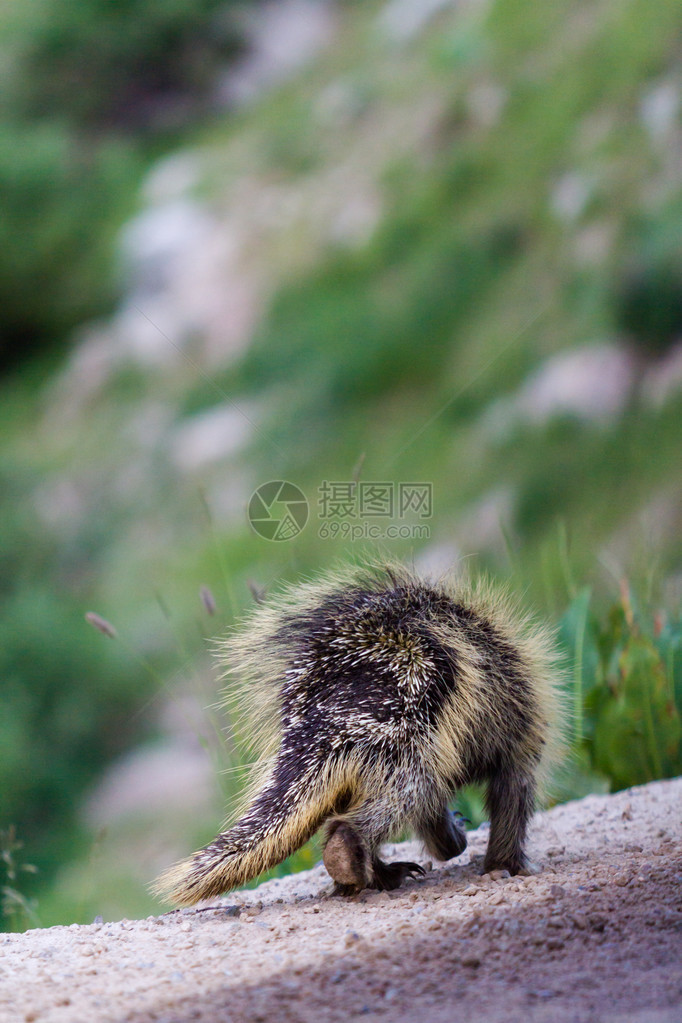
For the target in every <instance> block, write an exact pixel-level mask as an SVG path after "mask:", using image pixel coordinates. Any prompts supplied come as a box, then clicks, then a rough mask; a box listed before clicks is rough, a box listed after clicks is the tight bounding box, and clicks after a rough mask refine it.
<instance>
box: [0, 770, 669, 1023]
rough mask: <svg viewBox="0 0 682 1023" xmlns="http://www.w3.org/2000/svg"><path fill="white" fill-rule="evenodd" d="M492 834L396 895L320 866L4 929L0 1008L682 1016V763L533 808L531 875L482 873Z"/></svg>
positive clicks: (645, 1021)
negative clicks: (224, 889)
mask: <svg viewBox="0 0 682 1023" xmlns="http://www.w3.org/2000/svg"><path fill="white" fill-rule="evenodd" d="M485 842H486V829H485V827H482V828H479V830H478V831H476V832H472V833H471V841H470V848H469V850H468V851H467V852H466V853H465V854H464V855H463V856H461V857H459V858H458V859H457V860H452V861H450V863H448V864H447V865H444V866H439V867H437V868H436V869H434V870H432V871H430V872H429V874H428V876H427V877H426V878H424V879H421V880H418V881H414V882H409V883H408V884H407V885H406V886H405V888H404V889H402V890H400V891H398V892H395V893H391V894H390V895H389V894H387V893H382V894H377V893H373V894H369V893H365V894H363V895H361V896H359V897H357V898H354V899H350V900H343V899H340V898H329V897H328V895H327V892H328V891H329V889H330V883H329V880H328V878H327V875H326V874H325V872H324V869H323V868H322V867H321V866H318V867H316V868H315V869H314V870H311V871H308V872H306V873H305V874H299V875H295V876H293V877H288V878H285V879H283V880H281V881H272V882H269V883H268V884H264V885H262V886H261V887H260V888H258V889H256V890H255V891H252V892H246V893H242V894H239V895H233V896H228V897H226V898H225V899H224V900H222V901H220V902H218V903H215V904H213V908H208V909H199V910H183V911H181V912H175V913H171V914H167V915H165V916H160V917H149V918H148V919H147V920H138V921H129V920H122V921H118V922H116V923H95V924H92V925H90V926H87V927H81V926H78V925H72V926H71V927H52V928H50V929H47V930H36V931H29V932H27V933H26V934H22V935H5V936H2V937H0V1020H2V1023H5V1021H7V1023H17V1021H18V1023H32V1021H36V1023H43V1021H45V1023H48V1021H49V1023H53V1021H54V1023H66V1021H69V1023H72V1021H73V1023H80V1021H83V1023H85V1021H88V1023H89V1021H96V1023H100V1021H101V1023H108V1021H114V1020H115V1021H124V1020H125V1021H129V1023H151V1021H155V1023H184V1021H186V1020H203V1021H206V1023H216V1021H231V1020H234V1021H239V1023H241V1021H258V1020H263V1021H266V1020H267V1021H278V1020H282V1021H311V1023H312V1021H316V1023H319V1021H325V1020H334V1021H336V1020H339V1021H341V1020H348V1019H355V1018H360V1017H361V1018H362V1019H363V1020H364V1019H372V1018H381V1019H383V1020H387V1021H388V1020H391V1021H396V1023H403V1021H408V1020H410V1021H412V1020H418V1021H420V1023H422V1021H429V1023H431V1021H433V1023H440V1021H443V1023H445V1021H446V1020H447V1021H448V1023H450V1021H452V1020H453V1019H459V1020H467V1019H470V1020H473V1019H475V1020H476V1023H487V1021H491V1023H492V1021H498V1020H499V1021H504V1023H515V1021H521V1020H524V1021H526V1020H532V1021H550V1020H551V1021H552V1023H554V1021H576V1023H583V1021H584V1023H588V1021H590V1023H592V1021H594V1023H597V1021H599V1023H603V1021H608V1023H626V1021H627V1023H673V1021H674V1023H679V1021H680V1020H682V885H681V884H680V882H681V881H682V779H677V780H674V781H665V782H655V783H653V784H651V785H647V786H643V787H641V788H637V789H631V790H628V791H627V792H621V793H618V794H617V795H615V796H588V797H587V798H586V799H583V800H579V801H576V802H573V803H568V804H566V805H565V806H560V807H555V808H554V809H553V810H550V811H549V812H547V813H543V814H539V815H538V816H537V817H536V819H535V821H534V824H533V828H532V833H531V855H532V857H533V859H534V860H535V861H536V863H537V864H538V865H539V866H540V867H541V873H540V874H538V875H537V876H534V877H529V878H506V877H500V878H495V877H491V876H488V875H486V876H484V877H481V876H479V873H478V871H479V870H480V863H481V854H482V852H483V850H484V848H485ZM394 849H395V847H394V848H393V849H389V850H388V851H389V852H390V854H391V855H394ZM400 854H401V856H402V857H403V858H408V859H409V858H418V854H419V849H418V847H416V846H412V847H410V846H409V845H408V846H407V847H406V848H405V849H401V853H400ZM422 862H423V860H422Z"/></svg>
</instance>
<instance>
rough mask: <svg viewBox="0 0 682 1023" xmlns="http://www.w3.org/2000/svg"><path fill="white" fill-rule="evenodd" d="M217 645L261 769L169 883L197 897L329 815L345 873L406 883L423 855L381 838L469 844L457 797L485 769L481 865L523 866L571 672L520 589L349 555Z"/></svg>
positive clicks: (248, 873) (350, 883)
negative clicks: (562, 679)
mask: <svg viewBox="0 0 682 1023" xmlns="http://www.w3.org/2000/svg"><path fill="white" fill-rule="evenodd" d="M220 651H221V657H222V658H224V659H225V661H226V663H227V664H228V665H229V668H228V673H227V677H229V676H230V675H232V676H236V678H237V679H238V682H237V684H236V687H235V685H233V686H228V689H227V692H228V694H230V693H232V696H233V697H234V695H235V689H236V699H237V706H238V707H240V708H241V710H242V711H243V712H245V714H246V716H247V718H248V719H249V720H250V724H251V727H253V726H254V725H256V726H257V727H258V728H260V733H261V740H262V741H261V745H260V750H261V757H260V761H259V763H260V771H258V772H257V776H256V777H255V780H254V782H253V784H252V786H251V791H250V795H249V796H248V797H247V802H246V808H245V810H244V812H243V815H242V816H241V817H240V818H239V819H238V820H237V822H236V823H235V824H233V825H232V826H231V827H229V828H227V830H225V831H223V832H222V833H221V834H219V835H218V836H217V837H216V838H215V839H214V840H213V841H212V842H211V843H210V844H209V845H207V846H206V847H205V848H204V849H201V850H200V851H198V852H196V853H194V855H193V856H191V857H190V858H189V859H187V860H185V861H183V862H181V863H179V864H177V865H176V866H174V867H171V868H170V869H169V870H168V871H167V872H166V873H165V874H163V875H162V876H161V878H159V879H158V881H157V882H156V885H155V891H156V893H157V894H159V895H164V896H168V897H170V899H171V900H172V901H174V902H176V903H179V904H181V905H191V904H193V903H195V902H198V901H199V900H200V899H206V898H212V897H213V896H217V895H219V894H221V893H223V892H226V891H229V890H230V889H232V888H235V887H238V886H240V885H243V884H245V883H246V882H247V881H249V880H251V879H252V878H255V877H257V876H258V875H259V874H260V873H262V872H263V871H264V870H266V869H268V868H270V867H273V866H275V865H276V864H277V863H280V862H281V861H282V860H283V859H285V858H286V857H287V856H289V855H290V854H291V853H293V852H294V851H295V850H296V849H298V848H299V847H300V846H302V845H303V844H304V843H305V842H306V841H307V840H308V839H309V838H310V837H311V836H312V835H313V834H314V833H315V831H317V829H318V828H319V827H320V826H321V825H323V824H324V825H325V846H324V863H325V866H326V867H327V870H328V871H329V873H330V874H331V876H332V878H333V879H334V881H335V882H336V888H335V891H337V892H338V893H341V894H350V893H352V892H355V891H358V890H360V889H362V888H364V887H374V888H378V889H393V888H396V887H398V886H399V885H400V884H401V882H402V881H403V880H404V879H405V878H406V877H408V876H413V875H415V874H418V873H423V872H424V871H423V868H422V867H421V866H420V865H418V864H416V863H406V862H397V863H395V862H394V863H386V862H384V861H382V860H381V859H380V857H379V849H380V845H381V843H382V842H384V841H386V840H388V839H389V838H391V837H394V836H395V835H396V834H397V833H398V832H401V831H403V830H404V829H406V828H411V829H412V830H413V831H414V832H415V833H416V835H417V836H418V837H419V838H420V839H421V840H422V841H423V843H424V845H425V846H426V849H427V850H428V852H429V853H430V854H431V855H432V856H434V857H435V858H436V859H439V860H448V859H450V858H452V857H454V856H457V855H459V854H460V853H461V852H463V850H464V849H465V847H466V842H467V840H466V832H465V830H464V826H463V822H462V820H461V818H460V817H459V815H458V814H455V813H453V812H452V811H451V810H449V809H448V802H449V801H451V800H452V798H453V797H454V795H455V794H456V792H457V790H458V789H459V788H460V787H461V786H463V785H466V784H468V783H470V782H485V783H486V785H487V789H486V806H487V810H488V814H489V817H490V834H489V840H488V847H487V852H486V855H485V861H484V870H485V871H491V870H494V869H506V870H508V871H509V872H510V874H517V873H521V872H523V871H524V870H526V869H527V866H528V861H527V858H526V853H525V839H526V830H527V825H528V821H529V819H530V817H531V814H532V812H533V807H534V800H535V794H536V788H537V784H538V781H541V780H542V778H543V776H544V775H546V773H547V769H548V766H549V765H550V764H551V762H552V760H553V754H554V753H555V751H556V750H557V749H559V747H560V718H561V713H560V698H559V683H558V678H557V672H556V669H555V667H554V659H553V654H552V645H551V640H550V637H549V633H548V630H547V629H545V628H543V627H541V626H538V625H537V624H534V623H533V622H532V621H531V620H530V619H529V618H528V617H527V616H525V615H523V614H521V613H520V612H519V611H518V610H516V609H515V607H514V604H513V602H512V601H511V600H510V599H509V597H508V596H507V595H505V594H504V593H501V592H500V591H497V590H496V589H495V588H494V587H493V586H491V585H490V584H488V583H486V582H478V583H471V582H469V581H466V580H459V581H457V580H451V581H444V582H441V583H438V584H434V585H431V584H428V583H426V582H424V581H422V580H420V579H419V578H418V577H417V576H416V575H415V574H414V573H413V572H412V571H410V570H408V569H406V568H404V567H401V566H389V567H382V566H377V565H372V566H364V567H361V568H351V569H346V570H343V571H341V572H336V573H334V574H333V575H332V576H328V577H327V578H326V579H323V580H322V581H317V582H312V583H304V584H300V585H298V586H291V587H289V588H288V589H286V590H285V591H284V592H283V594H281V595H280V596H279V597H277V598H275V599H272V600H268V601H266V602H265V603H263V604H259V605H257V606H256V607H255V609H254V610H253V611H252V612H251V614H250V616H249V617H248V618H247V620H246V623H245V625H244V627H243V628H242V629H241V630H240V631H239V632H237V634H236V635H234V636H232V637H231V638H229V639H227V640H226V641H222V642H221V644H220ZM227 700H229V696H228V697H227V698H226V701H227Z"/></svg>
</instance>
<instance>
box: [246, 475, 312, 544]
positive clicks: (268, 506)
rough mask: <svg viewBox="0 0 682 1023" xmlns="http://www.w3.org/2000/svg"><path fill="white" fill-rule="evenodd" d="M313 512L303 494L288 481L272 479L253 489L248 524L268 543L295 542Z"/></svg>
mask: <svg viewBox="0 0 682 1023" xmlns="http://www.w3.org/2000/svg"><path fill="white" fill-rule="evenodd" d="M309 514H310V509H309V507H308V501H307V500H306V496H305V494H304V493H303V491H302V490H301V489H300V488H299V487H297V486H296V484H295V483H289V482H288V481H287V480H270V482H269V483H263V484H262V485H261V486H260V487H258V489H257V490H254V492H253V494H252V495H251V500H250V501H249V510H248V515H249V522H250V523H251V527H252V528H253V530H254V531H255V532H256V533H258V535H259V536H262V537H263V538H264V539H265V540H293V538H294V537H295V536H298V534H299V533H300V532H301V530H302V529H303V528H304V527H305V524H306V522H307V521H308V515H309Z"/></svg>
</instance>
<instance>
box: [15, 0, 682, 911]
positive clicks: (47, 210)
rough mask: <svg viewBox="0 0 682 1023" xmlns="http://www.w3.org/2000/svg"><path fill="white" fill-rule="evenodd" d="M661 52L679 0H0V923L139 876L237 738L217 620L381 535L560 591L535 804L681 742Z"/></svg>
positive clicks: (673, 118)
mask: <svg viewBox="0 0 682 1023" xmlns="http://www.w3.org/2000/svg"><path fill="white" fill-rule="evenodd" d="M681 57H682V16H681V15H680V11H679V5H678V4H677V3H675V2H674V0H659V2H658V3H656V4H653V5H652V4H651V3H645V2H643V0H641V2H640V0H601V2H593V0H590V2H589V3H588V2H581V0H546V2H544V3H542V4H537V3H533V2H530V0H527V2H526V0H489V2H485V0H449V2H448V0H421V2H419V0H383V2H381V3H375V2H369V0H368V2H364V3H353V2H351V0H347V2H340V0H339V2H336V3H331V2H323V0H273V2H262V3H252V4H246V3H241V4H235V3H226V2H223V0H202V2H200V3H197V2H196V0H191V2H190V0H172V2H171V0H169V2H168V3H164V4H155V3H152V2H151V0H128V2H126V3H118V4H116V5H112V4H109V3H108V2H106V0H83V2H81V3H79V4H78V5H65V4H64V3H63V2H62V0H40V2H39V3H38V2H36V3H34V4H30V5H26V4H22V3H21V2H20V0H6V2H5V3H4V4H3V5H2V7H1V8H0V82H1V83H2V88H1V89H0V97H2V98H0V241H1V242H2V244H1V245H0V369H1V372H2V376H1V377H0V426H1V432H0V701H1V709H0V830H1V832H2V846H1V849H2V862H1V863H0V883H1V884H2V886H3V892H2V909H3V922H4V926H5V927H8V928H21V927H25V926H27V925H35V923H37V922H39V923H41V924H45V925H49V924H53V923H70V922H72V921H80V922H88V921H91V920H92V919H93V918H94V917H95V916H96V915H103V916H105V917H111V918H117V917H120V916H123V915H128V916H133V915H143V914H145V913H148V912H151V911H152V909H154V908H157V909H158V906H157V905H156V904H155V903H154V901H153V900H152V899H151V897H150V896H149V895H148V894H147V893H146V885H147V884H148V882H149V881H150V880H151V879H152V878H153V876H154V875H155V874H156V873H157V872H158V871H159V870H160V869H162V868H163V867H164V866H166V865H167V864H168V863H169V862H170V861H171V860H173V859H174V858H177V857H178V856H180V855H183V854H185V853H187V852H188V851H189V850H190V848H191V847H193V846H194V845H195V844H196V843H202V842H205V841H206V840H208V839H209V838H210V837H212V835H213V834H214V832H215V829H216V827H217V825H218V824H219V823H220V821H221V819H222V818H223V816H224V814H225V812H226V807H229V805H231V801H232V800H233V797H234V796H235V794H236V793H238V791H239V788H240V784H241V782H242V781H243V768H244V763H245V761H246V760H247V759H248V748H246V749H245V748H244V746H243V740H245V739H248V737H244V736H240V735H239V728H238V722H234V723H232V722H229V721H227V720H226V717H225V715H224V714H223V713H222V712H221V711H219V710H216V709H215V703H216V700H217V692H218V689H219V685H220V683H219V680H218V671H217V670H216V668H215V666H214V664H213V661H212V658H211V655H210V642H209V640H210V638H211V637H215V636H217V635H220V634H221V633H223V632H224V631H225V630H226V629H227V628H229V627H230V626H231V625H232V623H233V622H234V621H235V619H236V618H237V617H238V615H239V613H240V611H241V610H242V609H244V608H245V607H247V606H249V605H250V603H251V602H252V601H253V599H254V594H256V596H257V595H258V594H259V593H260V592H261V591H262V590H263V589H265V590H266V591H267V590H273V589H276V588H277V586H278V585H279V584H280V583H281V582H282V581H283V580H295V579H298V578H300V577H301V576H302V575H306V574H310V573H316V572H319V571H324V570H325V569H326V568H328V567H329V566H330V565H332V564H334V563H336V562H338V561H339V560H349V559H352V560H357V559H359V558H362V557H363V556H365V555H366V554H368V553H372V552H375V551H377V550H378V551H379V552H380V553H382V554H387V555H391V556H399V557H402V558H405V559H406V560H408V561H412V562H414V564H415V565H416V566H417V567H418V568H420V569H421V570H423V571H424V572H427V573H431V574H433V575H435V576H437V575H438V574H440V573H442V572H444V571H446V570H447V569H448V568H450V567H452V566H457V565H465V566H467V567H468V568H470V569H471V570H473V571H480V570H484V571H487V572H489V573H490V574H491V575H493V576H494V577H496V578H499V579H501V580H505V581H507V582H508V583H509V585H510V586H511V587H513V588H514V589H515V590H516V591H518V592H519V594H520V595H521V596H522V598H523V600H524V601H525V603H526V604H527V605H528V606H529V607H530V608H532V609H533V610H534V611H535V612H536V613H538V614H539V615H540V616H541V617H543V618H547V619H549V620H551V621H552V622H554V623H555V624H556V626H557V629H558V635H559V642H560V645H561V650H562V655H563V658H564V662H565V668H566V687H567V693H568V699H569V702H570V705H571V710H572V716H571V723H570V728H569V730H570V736H569V738H570V741H571V745H572V756H573V759H572V761H571V764H570V767H569V769H567V771H566V772H565V775H564V776H563V777H561V778H559V779H557V782H556V787H555V792H554V798H568V797H570V796H572V795H582V794H584V793H585V792H587V791H606V790H607V789H609V788H611V789H615V788H622V787H626V786H627V785H630V784H634V783H638V782H643V781H647V780H649V779H650V778H655V777H662V776H670V775H672V774H675V773H680V771H682V760H681V754H680V735H681V728H680V713H681V712H682V644H681V641H680V635H681V634H680V597H681V594H682V501H681V497H682V472H681V470H682V458H681V451H682V446H681V441H682V425H681V424H682V71H681V70H680V69H681V68H682V61H681ZM277 481H289V482H290V483H292V484H294V485H295V486H296V487H298V488H299V490H300V491H301V492H302V494H303V500H302V501H299V502H298V504H296V503H295V502H294V504H293V505H292V504H291V502H289V501H287V500H285V498H287V494H286V492H281V491H280V490H279V488H277V487H275V488H274V489H273V488H269V489H268V488H266V490H265V491H263V494H264V501H265V505H264V506H265V507H266V512H265V513H264V514H265V516H266V517H267V515H270V516H271V518H272V520H273V522H274V525H275V526H276V525H277V524H278V523H279V524H280V525H281V526H282V528H281V530H280V533H279V534H278V537H277V538H275V539H267V538H265V537H264V536H263V535H262V534H263V532H264V531H265V532H267V531H268V529H269V528H271V527H270V526H268V525H267V524H266V525H265V526H263V524H262V523H256V526H257V528H258V529H259V530H260V533H259V532H257V531H256V529H254V528H253V527H252V525H251V524H250V523H249V518H248V514H247V511H248V509H249V508H251V516H252V518H254V516H255V514H256V511H255V509H256V505H255V504H253V503H250V502H251V501H252V495H253V493H254V491H255V490H256V489H257V488H259V487H261V486H263V485H265V484H267V483H269V482H277ZM410 488H412V489H410ZM415 488H416V489H415ZM410 493H412V494H413V498H414V499H413V500H410V499H409V498H408V495H409V494H410ZM420 494H421V498H420V497H419V495H420ZM415 495H416V496H415ZM424 495H426V496H424ZM275 498H276V500H275V502H274V504H272V505H271V506H270V507H269V508H268V505H269V502H270V501H271V500H272V499H275ZM401 499H404V502H403V503H404V506H401ZM391 502H393V503H392V504H391ZM306 505H307V521H306V523H305V525H304V526H303V528H301V525H302V518H301V519H297V518H296V515H297V514H298V513H299V512H300V511H301V508H302V507H303V506H306ZM287 513H291V514H292V516H293V518H292V519H288V518H287ZM261 517H262V516H261ZM271 531H272V532H274V526H272V529H271ZM92 612H94V613H95V614H96V615H99V616H101V618H102V619H103V621H101V620H100V619H99V618H95V619H94V620H93V618H92V616H91V617H90V621H89V622H87V621H86V620H85V615H86V614H89V613H92ZM93 622H94V626H95V627H92V626H93ZM98 625H99V628H98V627H97V626H98ZM114 633H115V634H114ZM462 805H463V806H464V807H465V809H466V810H468V811H469V815H470V816H472V818H473V819H478V818H480V814H481V812H482V808H481V800H480V793H477V792H470V793H466V794H465V795H464V797H463V804H462ZM314 857H315V848H314V846H313V847H311V848H308V849H306V850H303V851H302V852H301V853H300V854H298V856H297V857H296V858H295V860H294V862H293V863H288V864H286V865H285V866H284V867H283V868H282V869H285V870H286V869H293V868H296V867H301V866H306V865H309V864H310V863H311V862H312V861H313V859H314ZM26 867H30V868H34V869H30V870H29V869H25V868H26ZM3 869H4V876H3V873H2V871H3Z"/></svg>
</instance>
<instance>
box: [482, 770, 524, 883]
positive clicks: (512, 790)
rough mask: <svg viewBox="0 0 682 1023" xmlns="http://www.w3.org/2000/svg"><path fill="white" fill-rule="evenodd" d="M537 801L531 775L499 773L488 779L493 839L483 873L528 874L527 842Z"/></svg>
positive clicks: (487, 799) (486, 856)
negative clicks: (506, 872) (495, 871)
mask: <svg viewBox="0 0 682 1023" xmlns="http://www.w3.org/2000/svg"><path fill="white" fill-rule="evenodd" d="M534 801H535V779H534V778H533V776H532V774H530V773H529V772H525V771H500V772H499V773H498V774H496V775H494V776H493V777H491V778H490V779H489V780H488V792H487V795H486V804H487V807H488V812H489V814H490V838H489V839H488V849H487V851H486V854H485V861H484V864H483V869H484V871H486V872H489V871H491V870H508V871H509V873H510V874H523V873H525V872H528V870H529V864H528V859H527V857H526V853H525V842H526V831H527V828H528V821H529V820H530V818H531V815H532V813H533V805H534Z"/></svg>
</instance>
